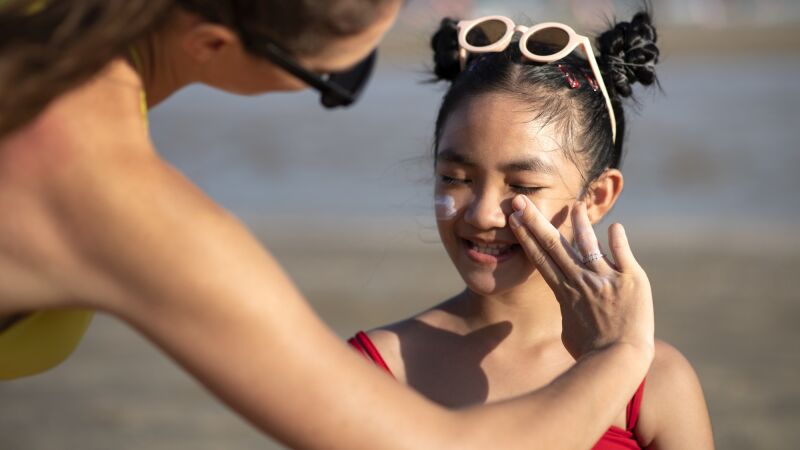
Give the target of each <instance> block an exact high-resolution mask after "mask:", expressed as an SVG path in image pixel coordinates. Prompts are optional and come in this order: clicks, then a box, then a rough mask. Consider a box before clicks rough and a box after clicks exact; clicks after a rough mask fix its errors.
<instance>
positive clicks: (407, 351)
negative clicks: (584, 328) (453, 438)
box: [350, 12, 713, 449]
mask: <svg viewBox="0 0 800 450" xmlns="http://www.w3.org/2000/svg"><path fill="white" fill-rule="evenodd" d="M516 33H521V36H520V38H519V40H518V41H513V42H512V36H513V35H515V34H516ZM432 46H433V48H434V52H435V55H434V60H435V63H436V66H435V70H436V74H437V75H438V76H439V77H440V78H441V79H446V80H449V81H451V82H452V85H451V86H450V89H449V90H448V92H447V93H446V94H445V97H444V101H443V103H442V106H441V109H440V111H439V114H438V118H437V121H436V134H435V136H436V137H435V145H434V157H435V160H434V168H435V172H436V187H435V205H436V208H435V210H436V218H437V225H438V230H439V235H440V236H441V239H442V243H443V245H444V247H445V250H446V251H447V253H448V255H449V256H450V258H451V260H452V261H453V264H454V265H455V267H456V269H457V270H458V272H459V274H460V275H461V277H462V279H463V280H464V283H465V284H466V288H465V290H464V291H463V292H461V293H460V294H458V295H456V296H454V297H453V298H451V299H448V300H446V301H444V302H442V303H440V304H439V305H437V306H434V307H433V308H431V309H429V310H427V311H423V312H421V313H419V314H417V315H415V316H413V317H411V318H410V319H407V320H403V321H400V322H397V323H395V324H391V325H387V326H384V327H381V328H378V329H375V330H372V331H370V332H369V333H363V332H360V333H358V334H357V335H356V336H355V337H354V338H352V339H351V340H350V344H351V345H352V346H354V347H355V348H357V349H358V350H360V351H361V352H362V353H363V354H364V355H366V356H369V357H370V359H371V360H372V361H373V362H374V363H376V364H378V365H379V366H381V367H382V368H383V369H384V370H385V371H386V372H388V373H390V374H391V375H393V376H394V378H396V379H397V380H398V381H400V382H401V383H405V384H407V385H409V386H411V387H413V388H414V389H416V390H417V391H419V392H420V393H421V394H423V395H424V396H425V397H427V398H429V399H431V400H433V401H435V402H436V403H438V404H441V405H444V406H447V407H450V408H464V407H469V406H473V405H480V404H486V403H494V402H498V401H502V400H505V399H507V398H511V397H514V396H516V395H519V394H520V393H522V392H527V391H530V390H531V389H537V388H540V387H542V386H545V385H547V384H548V383H550V382H551V380H553V379H554V378H556V377H558V376H559V375H560V374H561V373H563V372H564V371H566V370H568V369H569V368H570V367H572V365H573V364H574V359H573V357H572V355H571V350H572V348H571V343H570V342H568V341H562V337H561V332H562V329H563V327H565V326H569V325H570V322H571V318H570V317H567V316H562V310H563V305H564V302H563V301H561V302H557V301H556V298H555V297H561V296H563V295H564V291H565V290H567V291H569V290H571V289H572V288H566V289H565V287H564V285H563V279H562V277H568V275H569V273H570V272H574V271H576V270H579V269H578V266H583V267H584V270H582V271H581V272H580V275H579V278H580V279H581V280H582V281H583V284H584V289H586V288H589V289H598V290H601V291H602V290H607V289H612V290H613V289H614V288H613V287H612V286H610V285H608V284H606V283H605V281H604V280H603V277H606V276H609V275H610V274H614V273H616V272H618V271H623V272H624V271H625V266H626V265H627V264H628V261H627V260H626V256H625V255H621V254H619V252H618V251H617V250H616V249H615V247H616V246H617V245H618V241H617V240H616V239H615V238H614V235H613V229H612V236H611V245H612V250H614V253H615V255H614V256H615V258H614V260H615V261H614V262H612V261H611V260H610V259H607V258H606V257H605V255H603V254H601V253H599V247H598V243H597V240H596V238H595V236H594V232H593V231H592V227H591V224H593V223H597V222H598V221H600V220H601V219H602V218H603V217H604V216H605V215H606V213H608V211H609V210H610V209H611V208H612V207H613V205H614V203H615V202H616V200H617V198H618V196H619V194H620V192H621V191H622V186H623V177H622V173H621V172H620V170H619V168H620V165H621V162H622V155H623V136H624V130H625V116H624V113H623V109H622V105H621V101H620V98H621V97H628V96H630V95H631V85H632V84H634V83H636V82H640V83H642V84H646V85H649V84H651V83H653V81H654V80H655V72H654V65H655V64H656V62H657V61H658V54H659V51H658V48H657V47H656V31H655V29H654V27H653V25H652V24H651V21H650V17H649V15H648V14H647V13H645V12H641V13H638V14H636V15H635V16H634V18H633V20H632V21H631V22H629V23H628V22H623V23H619V24H617V25H616V26H614V27H613V29H611V30H609V31H606V32H605V33H603V34H602V35H601V36H600V37H599V39H598V47H599V50H600V55H599V61H595V57H594V55H593V52H592V50H591V47H590V46H589V42H588V40H586V38H584V37H582V36H580V35H577V34H576V33H575V32H574V31H573V30H572V29H571V28H569V27H567V26H566V25H563V24H558V23H548V24H541V25H535V26H532V27H530V28H529V27H521V26H517V25H515V24H514V23H513V22H511V20H510V19H508V18H505V17H501V16H491V17H484V18H481V19H476V20H472V21H462V22H455V21H453V20H449V19H445V20H444V21H443V22H442V26H441V28H440V30H439V31H438V32H437V33H436V35H435V36H434V37H433V40H432ZM581 47H582V50H583V51H582V53H583V57H579V56H577V55H576V54H575V52H574V50H577V49H578V48H581ZM515 210H516V212H515ZM525 221H534V222H537V221H538V222H539V223H540V224H542V225H543V224H546V223H547V222H550V223H552V226H553V227H556V228H557V229H558V232H560V235H559V234H558V233H555V234H553V235H552V236H551V238H549V239H548V238H547V237H544V238H540V237H537V238H535V239H534V241H535V242H531V236H530V234H529V233H528V232H526V231H525V228H524V227H523V226H522V224H523V222H525ZM559 238H560V240H559ZM573 242H575V243H576V244H577V248H578V250H579V252H574V251H573V249H572V245H571V244H572V243H573ZM531 244H533V245H532V246H531ZM555 248H561V252H560V254H561V257H558V256H554V257H552V258H546V257H544V256H543V254H542V252H541V249H555ZM531 249H533V251H531ZM559 274H560V275H559ZM565 344H566V345H565ZM640 381H641V380H640ZM582 431H583V430H582V429H573V430H571V432H572V433H580V432H582ZM587 447H588V445H587ZM594 448H595V449H629V448H630V449H633V448H637V449H638V448H657V449H687V448H692V449H710V448H713V442H712V436H711V427H710V423H709V418H708V413H707V410H706V406H705V403H704V400H703V395H702V392H701V389H700V385H699V383H698V380H697V377H696V376H695V374H694V372H693V370H692V368H691V366H690V365H689V363H688V362H687V361H686V359H685V358H684V357H683V356H682V355H681V354H680V353H679V352H678V351H677V350H675V349H674V348H672V347H670V346H669V345H668V344H666V343H663V342H658V343H657V344H656V356H655V362H654V363H653V366H652V368H651V369H650V371H649V373H648V375H647V378H646V381H641V384H640V385H639V388H638V389H637V390H636V392H635V394H634V395H632V397H631V398H630V401H629V402H628V404H627V406H626V407H625V408H620V409H619V410H618V411H617V413H616V415H615V418H614V421H613V425H612V426H611V427H610V428H608V429H607V430H606V431H605V433H604V434H603V435H602V437H601V438H600V440H599V441H597V443H596V445H595V447H594Z"/></svg>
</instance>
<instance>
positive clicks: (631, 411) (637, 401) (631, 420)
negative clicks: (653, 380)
mask: <svg viewBox="0 0 800 450" xmlns="http://www.w3.org/2000/svg"><path fill="white" fill-rule="evenodd" d="M645 381H647V378H645V379H644V380H642V384H640V385H639V388H638V389H636V392H635V393H634V394H633V398H632V399H631V401H630V402H629V403H628V408H627V414H626V416H625V422H626V428H627V430H628V431H630V432H633V431H634V430H635V429H636V424H637V422H638V421H639V410H640V409H641V406H642V396H643V395H644V383H645Z"/></svg>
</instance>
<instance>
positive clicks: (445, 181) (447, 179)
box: [439, 175, 470, 185]
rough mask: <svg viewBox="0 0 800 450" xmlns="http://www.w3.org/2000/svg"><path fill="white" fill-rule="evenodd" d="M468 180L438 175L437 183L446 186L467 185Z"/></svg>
mask: <svg viewBox="0 0 800 450" xmlns="http://www.w3.org/2000/svg"><path fill="white" fill-rule="evenodd" d="M469 181H470V180H469V179H467V178H461V177H455V176H449V175H439V182H440V183H442V184H446V185H458V184H467V183H469Z"/></svg>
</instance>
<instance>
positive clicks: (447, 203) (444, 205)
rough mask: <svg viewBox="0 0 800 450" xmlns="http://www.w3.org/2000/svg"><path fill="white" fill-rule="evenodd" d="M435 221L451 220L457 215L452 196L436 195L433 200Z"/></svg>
mask: <svg viewBox="0 0 800 450" xmlns="http://www.w3.org/2000/svg"><path fill="white" fill-rule="evenodd" d="M433 206H434V210H435V211H436V220H453V219H454V218H455V217H456V215H457V214H458V210H457V209H456V200H455V199H454V198H453V196H452V195H437V196H436V197H434V198H433Z"/></svg>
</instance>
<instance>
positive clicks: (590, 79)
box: [581, 69, 600, 92]
mask: <svg viewBox="0 0 800 450" xmlns="http://www.w3.org/2000/svg"><path fill="white" fill-rule="evenodd" d="M581 73H582V74H583V77H584V78H586V81H587V82H588V83H589V86H590V87H591V88H592V90H593V91H595V92H597V90H598V89H600V86H598V85H597V80H595V79H594V76H592V75H591V74H589V73H586V71H585V70H583V69H581Z"/></svg>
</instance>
